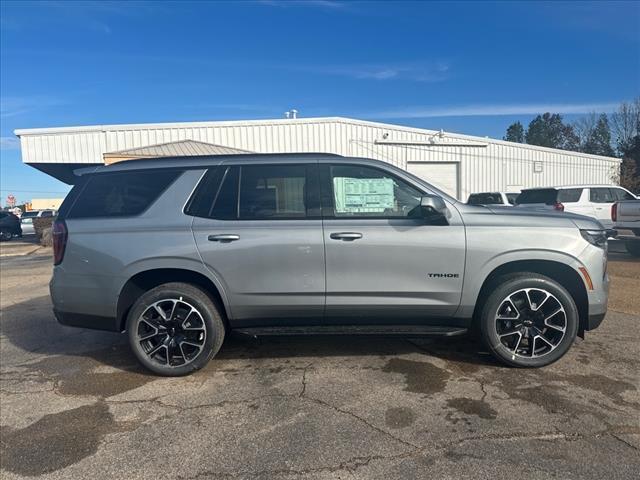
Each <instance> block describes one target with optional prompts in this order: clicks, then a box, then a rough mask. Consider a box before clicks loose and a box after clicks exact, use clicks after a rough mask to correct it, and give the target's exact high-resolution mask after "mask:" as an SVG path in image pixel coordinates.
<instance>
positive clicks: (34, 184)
mask: <svg viewBox="0 0 640 480" xmlns="http://www.w3.org/2000/svg"><path fill="white" fill-rule="evenodd" d="M1 5H2V6H1V7H0V8H1V17H0V19H1V25H0V28H1V37H0V40H1V42H0V54H1V59H0V60H1V69H0V96H1V111H0V119H1V125H0V134H1V136H2V150H1V151H0V152H1V157H0V167H1V170H0V176H1V182H0V185H1V187H0V188H1V190H2V191H1V192H0V195H1V196H2V203H3V204H4V198H5V197H6V195H7V194H8V193H9V192H12V193H14V194H15V195H16V197H18V199H19V200H28V199H30V198H32V197H53V196H58V195H60V193H59V192H65V191H66V190H67V187H66V186H65V185H64V184H61V183H60V182H57V181H56V180H53V179H51V178H50V177H48V176H46V175H45V174H43V173H40V172H38V171H36V170H35V169H33V168H31V167H27V166H24V165H22V163H21V159H20V151H19V149H18V145H17V141H16V139H15V137H14V136H13V130H14V129H16V128H35V127H52V126H75V125H89V124H108V123H137V122H174V121H198V120H225V119H253V118H280V117H282V115H283V112H284V111H286V110H288V109H290V108H296V109H298V110H299V111H300V114H301V116H306V117H311V116H330V115H331V116H332V115H342V116H351V117H356V118H363V119H368V120H377V121H384V122H390V123H398V124H405V125H412V126H417V127H425V128H433V129H440V128H443V129H445V130H448V131H455V132H461V133H467V134H472V135H482V136H484V135H488V136H491V137H498V138H500V137H502V135H503V134H504V131H505V129H506V127H507V126H508V125H509V124H510V123H511V122H513V121H515V120H520V121H522V122H523V123H525V124H526V123H528V122H529V121H530V120H531V118H532V117H533V116H534V115H535V114H536V113H542V112H544V111H552V112H559V113H564V114H565V116H566V117H567V118H568V119H570V120H571V119H574V118H576V116H578V115H580V114H583V113H587V112H591V111H605V112H606V111H611V110H612V109H613V108H615V105H616V104H617V103H619V102H621V101H625V100H630V99H632V98H634V97H636V96H638V94H639V93H640V33H639V31H640V3H638V2H581V3H579V2H566V3H564V2H550V3H544V2H534V3H527V2H479V1H478V2H444V3H434V2H388V3H387V2H338V1H331V0H315V1H307V2H302V1H300V2H296V1H291V2H286V1H256V2H229V3H226V2H215V3H214V2H175V3H172V2H157V3H151V2H127V3H117V2H101V3H91V2H83V1H74V2H62V1H58V2H47V3H44V2H40V3H28V2H10V1H3V2H2V4H1Z"/></svg>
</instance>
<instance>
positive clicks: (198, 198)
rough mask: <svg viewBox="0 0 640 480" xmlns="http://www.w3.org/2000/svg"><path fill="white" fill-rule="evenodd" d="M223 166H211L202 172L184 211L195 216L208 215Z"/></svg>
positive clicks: (220, 178)
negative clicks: (202, 174)
mask: <svg viewBox="0 0 640 480" xmlns="http://www.w3.org/2000/svg"><path fill="white" fill-rule="evenodd" d="M225 171H226V169H225V168H224V167H218V168H211V169H209V170H207V172H206V173H205V174H204V176H203V177H202V179H201V180H200V182H199V183H198V186H197V187H196V190H195V192H193V195H192V196H191V198H190V199H189V201H188V202H187V206H186V208H185V209H184V212H185V213H186V214H187V215H194V216H196V217H208V216H209V214H210V213H211V206H212V204H213V201H214V199H215V198H216V195H217V193H218V189H219V188H220V181H221V180H222V177H223V176H224V173H225Z"/></svg>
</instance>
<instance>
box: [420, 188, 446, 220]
mask: <svg viewBox="0 0 640 480" xmlns="http://www.w3.org/2000/svg"><path fill="white" fill-rule="evenodd" d="M419 216H420V217H421V218H424V219H425V220H426V221H427V222H428V223H430V224H432V225H449V221H448V218H449V217H450V213H449V210H448V209H447V204H446V203H445V202H444V200H443V199H442V197H439V196H438V195H430V194H428V195H423V196H422V198H421V199H420V207H419Z"/></svg>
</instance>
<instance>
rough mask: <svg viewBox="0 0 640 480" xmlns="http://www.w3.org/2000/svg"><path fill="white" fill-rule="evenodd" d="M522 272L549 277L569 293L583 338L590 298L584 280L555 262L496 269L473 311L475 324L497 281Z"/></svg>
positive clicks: (525, 262) (522, 263)
mask: <svg viewBox="0 0 640 480" xmlns="http://www.w3.org/2000/svg"><path fill="white" fill-rule="evenodd" d="M520 272H531V273H538V274H540V275H544V276H546V277H549V278H551V279H552V280H555V281H556V282H558V283H559V284H560V285H562V286H563V287H564V288H565V289H566V290H567V291H568V292H569V294H570V295H571V297H572V298H573V301H574V302H575V303H576V307H577V308H578V317H579V319H580V324H579V327H578V334H579V335H580V336H583V335H584V331H585V330H586V327H587V321H588V316H589V298H588V295H587V288H586V286H585V284H584V280H583V279H582V277H581V276H580V274H579V273H578V272H577V271H576V270H575V269H574V268H572V267H570V266H569V265H567V264H566V263H562V262H557V261H553V260H515V261H511V262H507V263H504V264H502V265H499V266H498V267H496V268H494V269H493V270H492V271H491V273H489V275H488V276H487V277H486V278H485V280H484V282H483V284H482V287H481V288H480V291H479V292H478V296H477V299H476V303H475V307H474V311H473V322H474V324H477V319H478V317H479V315H480V312H481V311H482V307H483V306H484V302H485V301H486V299H487V297H488V296H489V293H490V291H491V289H492V288H493V287H495V285H496V283H497V281H498V280H499V279H500V278H501V277H502V276H504V275H507V274H510V273H520Z"/></svg>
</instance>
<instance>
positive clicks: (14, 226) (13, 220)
mask: <svg viewBox="0 0 640 480" xmlns="http://www.w3.org/2000/svg"><path fill="white" fill-rule="evenodd" d="M15 236H17V237H21V236H22V228H21V227H20V219H19V218H18V217H16V216H15V215H14V214H13V213H11V212H0V241H4V240H11V239H12V238H13V237H15Z"/></svg>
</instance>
